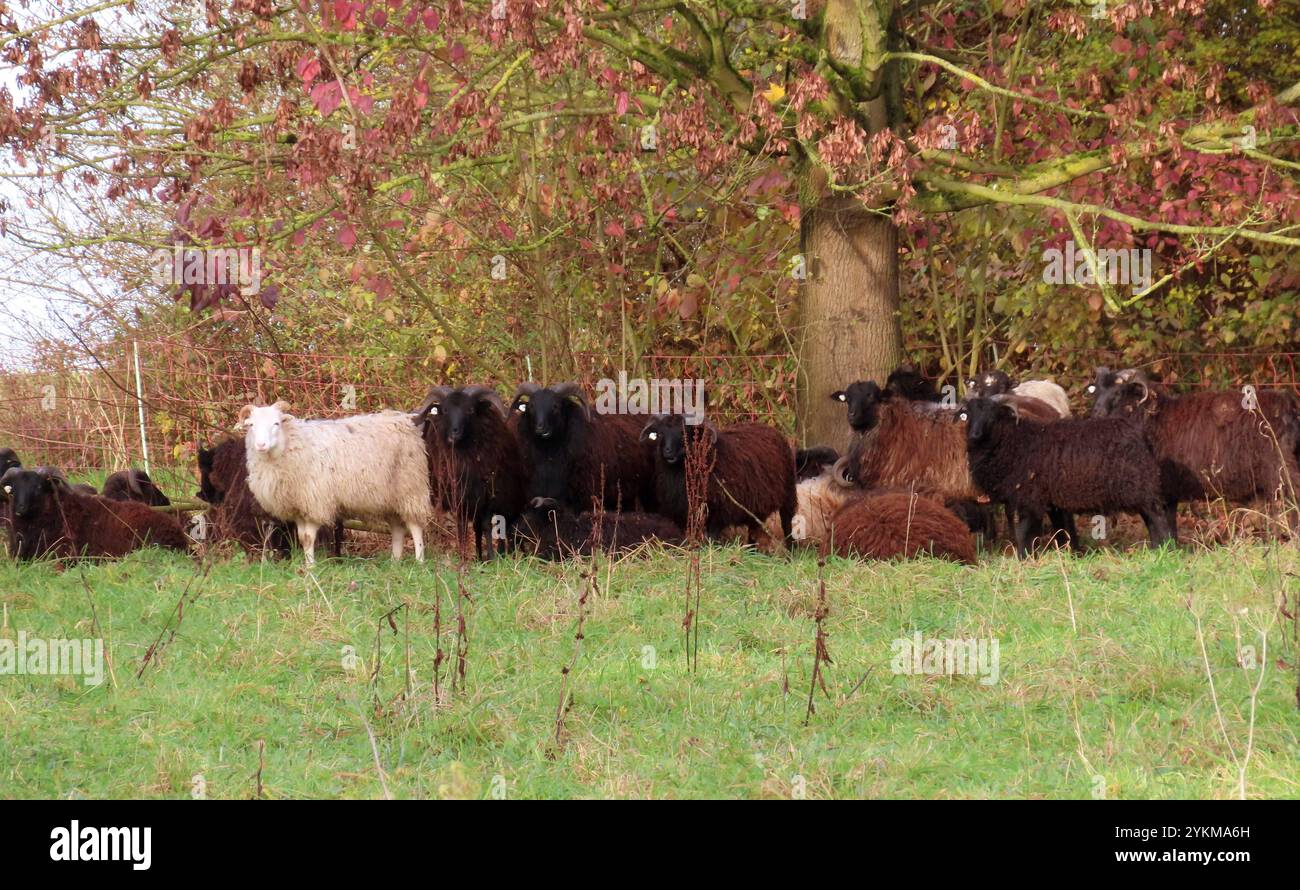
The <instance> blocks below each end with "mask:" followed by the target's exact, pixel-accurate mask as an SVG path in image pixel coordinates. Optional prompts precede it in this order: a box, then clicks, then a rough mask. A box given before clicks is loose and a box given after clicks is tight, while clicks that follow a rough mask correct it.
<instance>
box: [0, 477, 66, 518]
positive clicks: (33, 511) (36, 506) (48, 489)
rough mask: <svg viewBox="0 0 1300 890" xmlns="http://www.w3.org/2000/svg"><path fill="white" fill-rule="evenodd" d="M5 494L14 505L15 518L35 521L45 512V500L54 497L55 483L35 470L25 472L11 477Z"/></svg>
mask: <svg viewBox="0 0 1300 890" xmlns="http://www.w3.org/2000/svg"><path fill="white" fill-rule="evenodd" d="M5 493H6V494H7V495H9V499H10V500H11V501H13V504H14V516H16V517H18V518H20V519H35V518H36V517H37V516H40V515H41V513H42V512H44V510H45V499H46V498H48V497H51V496H53V494H54V483H53V482H52V481H50V479H49V477H47V476H44V475H42V474H40V473H37V472H35V471H34V470H23V471H22V472H20V473H15V474H14V475H13V476H10V477H9V480H8V482H7V483H6V490H5Z"/></svg>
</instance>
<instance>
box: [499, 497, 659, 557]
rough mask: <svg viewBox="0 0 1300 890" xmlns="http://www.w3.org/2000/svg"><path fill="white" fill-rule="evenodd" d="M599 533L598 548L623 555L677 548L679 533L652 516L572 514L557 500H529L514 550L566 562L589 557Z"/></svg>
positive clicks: (515, 538)
mask: <svg viewBox="0 0 1300 890" xmlns="http://www.w3.org/2000/svg"><path fill="white" fill-rule="evenodd" d="M597 534H599V538H600V549H601V550H603V551H605V552H608V553H624V552H626V551H628V550H634V549H635V548H637V547H639V546H641V545H642V544H646V543H652V542H656V541H657V542H661V543H664V544H674V545H679V544H681V543H682V541H683V535H682V530H681V528H679V527H678V526H677V524H676V523H674V522H673V521H672V520H670V519H667V518H666V517H663V516H656V515H654V514H653V513H638V512H633V511H627V512H620V513H601V514H600V516H599V519H598V518H597V516H596V514H594V513H591V512H583V513H574V512H573V511H572V510H570V509H568V508H567V507H565V506H564V505H563V504H561V503H560V502H559V501H557V500H553V499H550V498H533V499H532V501H530V502H529V505H528V509H526V510H525V511H524V512H523V514H522V515H521V516H520V517H519V523H518V525H517V526H516V527H515V529H514V535H513V537H514V543H515V549H516V550H517V551H518V552H519V553H522V554H523V555H525V556H538V557H541V558H542V559H551V560H555V559H566V558H568V557H570V556H590V555H591V553H592V550H593V549H594V548H595V542H596V538H597Z"/></svg>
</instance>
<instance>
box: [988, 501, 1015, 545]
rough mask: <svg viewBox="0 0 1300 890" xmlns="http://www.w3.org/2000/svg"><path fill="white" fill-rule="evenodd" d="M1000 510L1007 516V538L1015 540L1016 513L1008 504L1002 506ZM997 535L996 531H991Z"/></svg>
mask: <svg viewBox="0 0 1300 890" xmlns="http://www.w3.org/2000/svg"><path fill="white" fill-rule="evenodd" d="M1002 510H1003V511H1004V512H1005V513H1006V514H1007V537H1008V538H1010V539H1011V540H1013V541H1014V540H1015V538H1016V511H1015V509H1014V508H1013V507H1012V506H1011V505H1010V504H1003V505H1002ZM993 533H994V534H995V535H996V534H997V529H996V528H995V529H994V530H993Z"/></svg>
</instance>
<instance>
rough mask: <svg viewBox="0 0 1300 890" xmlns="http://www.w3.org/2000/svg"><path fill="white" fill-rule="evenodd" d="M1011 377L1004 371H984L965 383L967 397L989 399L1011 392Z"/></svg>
mask: <svg viewBox="0 0 1300 890" xmlns="http://www.w3.org/2000/svg"><path fill="white" fill-rule="evenodd" d="M1011 388H1012V387H1011V375H1009V374H1008V373H1007V372H1006V371H985V372H984V373H983V374H981V375H980V376H978V377H976V378H975V379H974V380H968V381H966V389H967V395H969V396H974V397H975V398H984V399H986V398H989V397H990V396H1000V395H1003V394H1005V393H1009V392H1011Z"/></svg>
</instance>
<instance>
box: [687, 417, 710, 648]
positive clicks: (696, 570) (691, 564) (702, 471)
mask: <svg viewBox="0 0 1300 890" xmlns="http://www.w3.org/2000/svg"><path fill="white" fill-rule="evenodd" d="M714 460H715V455H714V452H713V447H712V445H711V443H710V442H709V440H708V438H707V437H705V436H697V437H696V438H695V439H694V441H689V440H688V442H687V445H686V467H685V477H686V480H685V481H686V544H687V546H688V547H690V557H689V559H688V560H687V563H686V602H685V608H684V610H683V611H684V614H683V616H682V628H683V630H684V631H685V642H684V644H683V647H682V651H683V653H684V655H685V657H686V667H687V669H688V670H690V671H694V670H696V669H697V668H698V667H699V664H700V627H699V615H700V595H701V588H702V586H703V584H702V578H701V573H700V547H701V546H703V543H704V533H705V529H706V527H707V522H708V513H709V504H708V496H709V476H710V474H711V473H712V471H713V463H714Z"/></svg>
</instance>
